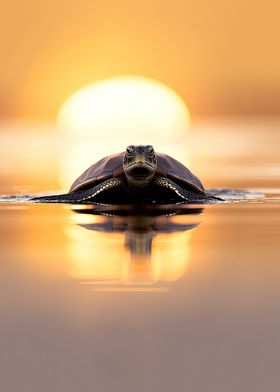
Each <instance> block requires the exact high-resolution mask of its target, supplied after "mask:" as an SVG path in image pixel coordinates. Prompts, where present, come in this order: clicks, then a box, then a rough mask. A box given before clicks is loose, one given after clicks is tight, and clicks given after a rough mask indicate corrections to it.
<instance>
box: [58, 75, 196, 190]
mask: <svg viewBox="0 0 280 392" xmlns="http://www.w3.org/2000/svg"><path fill="white" fill-rule="evenodd" d="M189 124H190V114H189V110H188V108H187V106H186V104H185V102H184V101H183V100H182V98H180V96H179V95H178V94H177V93H176V92H175V91H173V90H172V89H171V88H170V87H168V86H166V85H164V84H163V83H160V82H158V81H156V80H153V79H149V78H145V77H140V76H120V77H114V78H111V79H106V80H101V81H98V82H95V83H92V84H90V85H88V86H86V87H84V88H82V89H80V90H79V91H77V92H75V93H74V94H72V95H71V96H70V97H69V98H67V99H66V101H65V102H64V103H63V105H62V106H61V108H60V110H59V113H58V116H57V126H58V129H59V130H60V131H61V135H62V137H63V143H64V146H65V144H67V147H66V146H65V148H64V149H63V153H62V155H61V157H62V177H63V181H62V182H63V183H65V184H66V183H67V184H69V180H70V179H72V180H73V179H74V178H75V175H79V174H80V173H81V170H84V169H86V168H87V166H89V165H91V164H92V163H93V162H94V161H96V160H97V159H99V158H101V157H102V156H104V155H108V154H112V153H115V152H120V151H123V149H124V148H125V147H126V145H128V144H154V145H155V146H156V147H158V148H159V147H160V146H162V145H165V146H169V148H170V146H171V145H172V144H174V143H175V144H176V142H177V143H178V140H179V139H180V138H181V137H183V136H185V134H186V132H187V130H188V128H189ZM73 160H74V161H75V164H72V162H73ZM67 172H68V173H67Z"/></svg>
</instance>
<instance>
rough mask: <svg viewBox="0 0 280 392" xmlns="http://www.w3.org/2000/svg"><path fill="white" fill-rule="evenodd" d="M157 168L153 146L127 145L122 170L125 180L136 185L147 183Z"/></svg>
mask: <svg viewBox="0 0 280 392" xmlns="http://www.w3.org/2000/svg"><path fill="white" fill-rule="evenodd" d="M156 169H157V158H156V154H155V150H154V148H153V146H150V145H148V146H128V147H127V148H126V151H125V153H124V157H123V170H124V173H125V176H126V178H127V181H128V182H129V183H131V184H134V185H138V186H142V185H143V186H145V185H147V184H148V183H149V182H150V181H151V180H152V178H153V177H154V174H155V172H156Z"/></svg>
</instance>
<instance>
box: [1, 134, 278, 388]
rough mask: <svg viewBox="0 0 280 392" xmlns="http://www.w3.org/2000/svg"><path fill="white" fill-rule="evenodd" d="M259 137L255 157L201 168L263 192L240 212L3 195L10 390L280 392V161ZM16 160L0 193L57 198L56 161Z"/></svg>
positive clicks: (223, 207)
mask: <svg viewBox="0 0 280 392" xmlns="http://www.w3.org/2000/svg"><path fill="white" fill-rule="evenodd" d="M234 129H235V128H234ZM238 129H239V128H238ZM225 131H227V132H230V133H229V137H232V138H233V139H234V138H235V136H233V135H232V133H231V131H229V130H228V128H227V129H226V130H225V129H224V128H223V127H222V128H221V129H220V136H221V137H223V135H224V132H225ZM271 132H272V131H271ZM272 134H273V135H274V136H275V135H276V134H277V133H276V132H274V131H273V133H272ZM199 135H201V134H199V131H198V132H197V136H196V137H197V138H198V137H199ZM244 135H245V136H244V138H245V140H247V139H246V138H247V137H248V134H246V133H245V134H244ZM250 135H251V134H250ZM261 135H262V133H257V134H256V138H255V139H252V142H251V146H253V145H255V146H256V147H255V155H254V154H252V151H251V150H247V151H250V153H248V154H247V155H248V156H247V155H246V153H245V152H246V151H245V152H244V153H241V152H240V151H239V153H237V152H235V155H234V154H232V155H229V156H228V157H225V156H222V155H221V154H220V155H218V153H216V155H215V154H213V155H212V158H211V159H210V158H209V161H210V162H212V163H211V164H209V165H210V166H208V167H207V168H205V169H203V170H202V169H201V168H203V167H205V165H203V161H204V159H206V158H203V159H202V158H201V156H200V155H199V154H198V153H196V154H195V155H194V156H193V164H194V165H195V167H197V168H198V169H197V170H200V171H201V173H200V176H201V177H202V178H205V179H206V185H207V186H210V187H228V186H230V187H236V186H237V188H238V187H240V188H242V187H246V188H248V189H250V190H251V191H254V192H257V193H256V195H258V194H259V193H261V194H263V197H259V196H256V197H254V198H252V199H250V200H244V201H240V202H238V203H226V204H224V203H221V204H215V205H214V204H212V205H203V206H198V205H196V206H188V207H187V208H186V209H185V211H183V213H182V211H181V212H180V213H177V214H176V211H173V213H172V214H168V215H166V213H165V211H161V213H149V214H146V215H145V214H139V213H138V214H131V213H129V214H128V213H127V212H125V211H123V212H122V213H116V212H113V213H112V211H111V212H110V214H105V215H104V214H99V213H98V214H96V213H93V212H94V211H91V209H90V207H89V206H85V207H83V206H80V207H77V206H75V208H73V207H72V206H69V205H54V204H51V205H43V204H30V203H24V202H21V203H18V202H15V201H14V202H12V201H11V200H9V202H7V200H6V201H5V200H4V199H3V196H2V203H0V217H1V218H0V219H1V226H0V233H1V236H0V245H1V264H0V271H1V273H0V279H1V296H0V317H1V323H0V340H1V355H0V373H1V377H0V380H1V381H0V383H1V386H2V389H3V391H5V392H10V391H11V392H14V391H19V390H20V391H33V390H38V391H42V392H45V391H46V392H47V391H48V392H49V391H67V392H72V391H73V392H76V391H77V390H83V391H93V390H96V391H98V392H110V391H135V392H138V391H139V392H140V391H153V392H157V391H158V392H159V391H160V392H162V391H172V390H175V391H176V392H177V391H178V392H181V391H182V392H183V391H186V390H188V391H205V390H207V391H215V392H217V391H218V392H219V391H227V392H231V391H232V392H233V391H234V392H235V391H237V390H238V391H251V390H252V391H264V390H265V391H275V390H277V388H278V385H279V382H280V376H279V360H280V347H279V346H280V341H279V327H280V316H279V314H280V301H279V300H280V262H279V261H280V257H279V243H280V219H279V213H280V191H279V187H277V181H279V171H278V169H279V161H278V156H277V151H276V149H275V147H274V145H275V143H272V142H271V144H272V145H273V146H272V147H269V148H268V149H267V151H266V152H265V153H264V152H263V150H262V149H261V148H260V147H259V144H258V142H256V140H259V139H261V140H262V136H261ZM13 137H14V136H13ZM13 137H12V138H13ZM6 138H7V139H6V140H7V141H8V140H9V143H10V145H13V143H12V141H11V138H8V136H6ZM32 140H33V143H34V144H35V145H37V144H36V143H37V142H36V140H39V139H36V137H35V138H32ZM48 140H49V144H45V145H44V146H45V148H47V150H48V151H49V152H50V151H53V147H54V145H55V142H54V141H53V139H52V138H51V137H50V138H49V139H48ZM277 140H279V139H276V138H275V142H276V141H277ZM278 145H279V144H278ZM48 146H49V147H48ZM16 150H17V149H16V148H15V152H14V153H13V154H12V157H18V158H17V160H16V162H14V160H13V159H11V156H9V157H8V154H7V153H6V154H4V153H3V154H2V161H1V167H2V169H1V172H2V173H3V177H2V178H3V181H2V184H1V194H2V195H4V194H6V195H7V194H14V195H16V194H18V193H21V194H23V193H27V194H29V193H36V192H44V191H51V190H53V189H58V188H59V182H58V180H57V177H56V176H55V173H56V170H57V166H56V162H57V161H56V160H55V159H54V156H49V158H48V159H49V163H48V165H47V167H46V165H45V164H46V161H45V160H46V159H47V158H46V157H47V156H48V154H46V153H45V155H44V154H43V153H42V154H41V155H40V154H39V153H38V155H36V157H35V158H36V160H35V163H37V164H36V165H35V164H34V161H33V162H31V158H30V154H29V153H28V151H26V152H25V153H23V152H21V155H20V156H19V155H18V153H17V151H16ZM258 151H259V152H260V151H262V153H261V154H260V153H259V155H258ZM209 154H210V153H209V152H208V157H209ZM205 156H207V154H206V152H205V155H204V157H205ZM246 156H247V158H246ZM15 159H16V158H15ZM261 159H262V160H261ZM19 161H20V163H21V164H19ZM215 167H216V168H218V167H220V168H221V170H220V174H219V173H218V172H217V170H214V172H212V169H213V168H215ZM260 167H262V168H263V171H262V170H260ZM39 172H41V173H42V175H41V176H40V177H38V173H39ZM207 173H208V174H209V173H210V174H209V175H208V174H207ZM211 173H212V174H211ZM246 173H247V175H248V179H247V180H246V178H247V177H246V175H245V174H246ZM249 173H251V174H250V177H249ZM273 173H274V174H273ZM276 173H277V174H278V177H277V176H276V175H275V174H276ZM226 174H227V175H226ZM37 180H38V181H37ZM204 182H205V181H204ZM177 212H178V211H177Z"/></svg>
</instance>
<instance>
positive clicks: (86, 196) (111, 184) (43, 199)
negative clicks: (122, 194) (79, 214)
mask: <svg viewBox="0 0 280 392" xmlns="http://www.w3.org/2000/svg"><path fill="white" fill-rule="evenodd" d="M121 185H122V181H121V180H120V179H119V178H111V179H109V180H107V181H104V182H102V183H100V184H98V185H96V186H94V187H92V188H90V189H86V190H81V191H76V192H70V193H64V194H61V195H51V196H39V197H33V198H32V199H31V200H30V201H34V202H36V203H71V204H76V203H81V204H83V203H90V202H94V199H95V197H96V196H97V195H100V194H101V193H102V192H104V191H107V190H111V189H114V188H117V187H119V186H121Z"/></svg>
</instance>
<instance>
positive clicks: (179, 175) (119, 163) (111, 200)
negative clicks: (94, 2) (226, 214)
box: [33, 145, 221, 204]
mask: <svg viewBox="0 0 280 392" xmlns="http://www.w3.org/2000/svg"><path fill="white" fill-rule="evenodd" d="M33 200H34V201H38V202H46V203H47V202H52V203H82V204H85V203H105V204H123V203H136V204H139V203H141V204H143V203H145V204H149V203H156V204H172V203H179V202H184V203H186V202H202V203H203V202H207V201H208V202H209V201H214V200H221V199H218V198H217V197H215V196H214V195H211V194H208V193H207V192H206V191H205V189H204V187H203V185H202V183H201V182H200V180H199V179H198V178H197V177H196V176H195V175H194V174H192V172H191V171H190V170H189V169H187V168H186V167H185V166H184V165H182V164H181V163H180V162H178V161H177V160H176V159H174V158H172V157H170V156H168V155H166V154H160V153H156V152H155V151H154V148H153V147H152V146H150V145H147V146H143V145H138V146H128V147H127V148H126V151H125V152H122V153H120V154H116V155H111V156H108V157H105V158H103V159H101V160H100V161H98V162H97V163H95V164H94V165H92V166H91V167H90V168H89V169H87V170H86V171H85V172H84V173H83V174H82V175H81V176H80V177H78V178H77V179H76V181H75V182H74V183H73V185H72V186H71V188H70V191H69V193H66V194H62V195H52V196H43V197H36V198H33Z"/></svg>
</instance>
